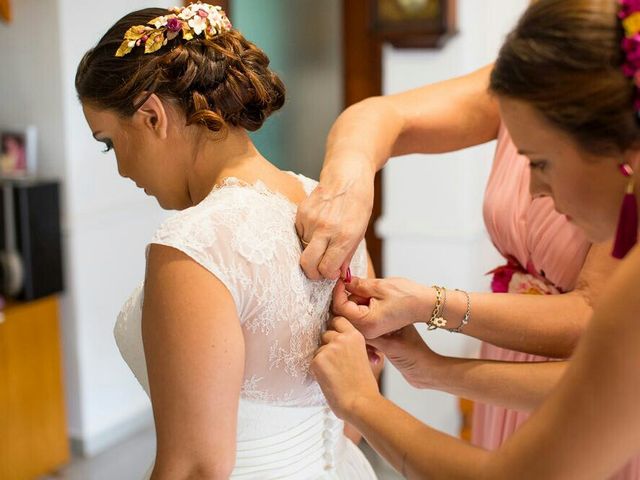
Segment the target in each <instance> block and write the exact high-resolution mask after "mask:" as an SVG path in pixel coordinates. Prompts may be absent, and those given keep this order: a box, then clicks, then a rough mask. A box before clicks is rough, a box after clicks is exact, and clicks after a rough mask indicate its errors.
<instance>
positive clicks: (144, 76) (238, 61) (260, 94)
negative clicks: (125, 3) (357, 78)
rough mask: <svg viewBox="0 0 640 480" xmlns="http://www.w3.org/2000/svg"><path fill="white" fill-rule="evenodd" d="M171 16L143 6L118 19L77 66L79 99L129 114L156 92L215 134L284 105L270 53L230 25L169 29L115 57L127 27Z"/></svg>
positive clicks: (247, 125) (252, 124)
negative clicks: (151, 45) (148, 45)
mask: <svg viewBox="0 0 640 480" xmlns="http://www.w3.org/2000/svg"><path fill="white" fill-rule="evenodd" d="M207 7H209V8H215V7H210V6H207ZM168 15H171V12H170V11H169V10H167V9H163V8H147V9H144V10H139V11H136V12H133V13H130V14H128V15H126V16H125V17H123V18H121V19H120V20H118V21H117V22H116V24H115V25H113V26H112V27H111V28H110V29H109V31H107V33H106V34H105V35H104V36H103V37H102V39H100V41H99V42H98V44H97V45H96V46H95V47H94V48H92V49H91V50H89V51H88V52H87V53H86V54H85V55H84V58H83V59H82V61H81V62H80V64H79V66H78V70H77V73H76V80H75V84H76V90H77V92H78V96H79V98H80V101H81V102H82V103H87V104H90V105H91V106H93V107H96V108H103V109H106V110H111V111H114V112H117V113H118V114H120V115H122V116H124V117H129V116H131V115H133V113H134V112H135V111H136V110H137V109H138V108H139V107H140V106H141V105H142V104H143V103H144V102H145V101H146V99H147V98H148V96H149V95H151V94H152V93H155V94H156V95H158V96H159V97H160V98H161V99H163V100H165V101H168V102H170V103H171V104H173V105H176V106H178V107H180V109H181V110H182V111H183V112H184V114H185V118H186V125H192V124H200V125H203V126H205V127H206V128H208V129H209V130H211V131H213V132H220V131H224V130H225V129H226V128H227V127H229V126H232V127H241V128H244V129H246V130H249V131H255V130H258V129H259V128H260V127H261V126H262V124H263V123H264V121H265V120H266V119H267V118H268V117H269V115H271V113H273V112H275V111H276V110H278V109H280V108H281V107H282V105H283V104H284V99H285V88H284V85H283V83H282V81H281V80H280V79H279V78H278V76H277V75H276V74H275V73H274V72H272V71H271V70H270V69H269V58H268V57H267V56H266V55H265V53H264V52H263V51H262V50H260V49H259V48H258V47H256V46H255V45H254V44H253V43H251V42H249V41H248V40H247V39H245V38H244V37H243V36H242V34H240V33H239V32H238V31H237V30H234V29H229V30H226V31H219V32H218V33H216V34H215V35H206V36H205V35H204V34H202V35H199V36H194V37H193V38H191V39H187V40H186V39H184V38H183V35H182V34H176V36H174V37H173V38H171V35H170V33H171V32H170V30H166V31H167V33H168V34H169V35H167V36H166V44H164V45H163V46H161V47H160V48H158V49H157V50H156V51H153V52H150V53H145V47H144V44H143V45H142V47H140V46H139V42H138V46H136V47H135V48H130V49H128V50H129V51H128V52H127V53H126V54H124V55H120V56H116V52H118V51H119V48H121V47H122V44H123V39H125V34H128V32H130V31H131V30H130V29H132V27H136V26H145V25H148V22H149V21H151V20H153V19H156V18H158V17H163V16H168ZM225 18H226V17H225ZM185 25H186V23H185ZM169 27H171V24H169ZM136 28H137V27H136ZM148 28H152V26H150V27H148ZM178 28H179V26H178ZM229 28H230V25H229ZM163 39H164V38H163ZM163 39H161V40H163ZM142 40H143V41H144V40H146V36H145V38H143V39H142ZM151 40H153V38H152V39H151Z"/></svg>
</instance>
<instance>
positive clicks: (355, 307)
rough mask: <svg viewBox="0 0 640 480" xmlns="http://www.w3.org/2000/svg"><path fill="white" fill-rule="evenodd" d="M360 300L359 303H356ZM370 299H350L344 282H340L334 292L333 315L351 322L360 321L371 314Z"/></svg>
mask: <svg viewBox="0 0 640 480" xmlns="http://www.w3.org/2000/svg"><path fill="white" fill-rule="evenodd" d="M354 300H358V301H354ZM368 303H369V302H368V299H366V301H365V300H364V299H362V298H360V297H356V298H355V299H352V298H350V296H349V292H347V290H346V289H345V284H344V282H343V281H342V280H338V283H336V287H335V288H334V290H333V307H332V309H333V313H335V314H336V315H339V316H342V317H346V318H348V319H350V320H357V319H360V318H362V317H364V316H366V315H367V313H369V306H368Z"/></svg>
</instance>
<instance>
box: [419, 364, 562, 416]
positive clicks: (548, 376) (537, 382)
mask: <svg viewBox="0 0 640 480" xmlns="http://www.w3.org/2000/svg"><path fill="white" fill-rule="evenodd" d="M565 369H566V362H536V363H529V362H494V361H490V360H474V359H465V358H448V357H441V361H439V362H438V363H437V364H436V365H434V364H433V363H431V364H430V365H429V368H428V369H423V371H424V373H425V376H427V375H428V378H424V379H423V382H424V383H423V385H421V386H422V387H423V388H431V389H435V390H441V391H444V392H447V393H451V394H452V395H456V396H458V397H462V398H468V399H470V400H473V401H477V402H482V403H487V404H491V405H499V406H502V407H505V408H510V409H513V410H520V411H525V412H529V411H532V410H534V409H535V408H537V407H538V406H539V405H540V404H541V403H542V402H543V401H544V399H545V398H546V397H547V396H548V395H549V393H550V392H551V390H552V389H553V387H555V386H556V385H557V383H558V381H559V380H560V378H561V377H562V375H563V374H564V372H565Z"/></svg>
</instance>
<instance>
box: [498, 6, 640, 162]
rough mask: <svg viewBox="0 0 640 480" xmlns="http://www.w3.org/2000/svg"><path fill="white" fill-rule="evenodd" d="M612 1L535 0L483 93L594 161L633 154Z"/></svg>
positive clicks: (630, 91) (633, 122)
mask: <svg viewBox="0 0 640 480" xmlns="http://www.w3.org/2000/svg"><path fill="white" fill-rule="evenodd" d="M618 8H619V6H618V2H617V1H616V0H539V1H537V2H536V3H534V4H533V5H531V6H530V7H529V8H528V9H527V11H526V12H525V14H524V15H523V16H522V18H521V19H520V21H519V22H518V25H517V26H516V28H515V29H514V30H513V31H512V32H511V33H510V34H509V36H508V37H507V40H506V42H505V44H504V46H503V47H502V49H501V50H500V54H499V56H498V60H497V61H496V64H495V67H494V69H493V72H492V74H491V82H490V90H491V91H492V92H494V93H495V94H497V95H499V96H506V97H509V98H513V99H517V100H522V101H524V102H526V103H528V104H530V105H532V106H533V107H534V108H536V109H537V110H538V111H539V112H541V113H542V115H544V117H545V118H546V119H547V120H548V121H549V122H551V124H553V125H555V126H556V127H558V128H560V129H561V130H563V131H565V132H566V133H568V134H570V135H571V136H572V137H573V138H574V139H575V140H576V142H577V143H578V144H579V145H580V146H581V147H583V148H585V149H586V150H587V151H590V152H592V153H596V154H609V153H613V152H620V151H624V150H627V149H628V148H631V147H637V146H638V145H639V143H640V142H639V140H640V129H639V126H638V125H639V124H638V117H637V114H636V112H635V111H634V100H635V95H636V92H635V87H634V86H633V82H632V80H631V79H629V78H627V77H625V76H624V74H623V73H622V63H623V61H624V56H623V52H622V49H621V41H622V38H623V31H622V26H621V24H620V21H619V20H618V18H617V13H618Z"/></svg>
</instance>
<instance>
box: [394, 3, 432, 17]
mask: <svg viewBox="0 0 640 480" xmlns="http://www.w3.org/2000/svg"><path fill="white" fill-rule="evenodd" d="M396 3H397V4H398V5H399V6H400V8H401V9H402V10H404V11H405V12H407V13H409V14H412V13H413V14H415V13H417V12H419V11H421V10H423V9H424V8H425V7H426V6H427V5H428V4H429V0H396Z"/></svg>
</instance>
